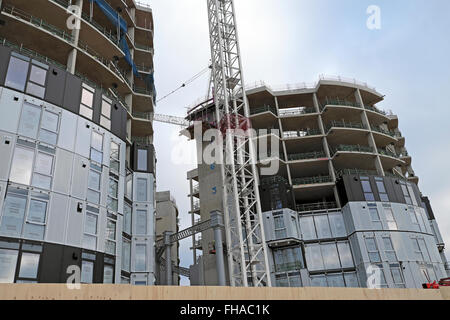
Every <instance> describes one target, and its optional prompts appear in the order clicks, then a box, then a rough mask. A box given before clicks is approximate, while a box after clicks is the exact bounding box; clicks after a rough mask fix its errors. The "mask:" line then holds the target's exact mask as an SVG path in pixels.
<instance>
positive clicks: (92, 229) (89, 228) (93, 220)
mask: <svg viewBox="0 0 450 320" xmlns="http://www.w3.org/2000/svg"><path fill="white" fill-rule="evenodd" d="M97 223H98V217H97V216H96V215H95V214H91V213H86V220H85V221H84V232H86V233H89V234H93V235H96V234H97Z"/></svg>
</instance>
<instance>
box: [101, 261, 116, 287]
mask: <svg viewBox="0 0 450 320" xmlns="http://www.w3.org/2000/svg"><path fill="white" fill-rule="evenodd" d="M103 283H114V267H113V266H111V265H105V266H104V267H103Z"/></svg>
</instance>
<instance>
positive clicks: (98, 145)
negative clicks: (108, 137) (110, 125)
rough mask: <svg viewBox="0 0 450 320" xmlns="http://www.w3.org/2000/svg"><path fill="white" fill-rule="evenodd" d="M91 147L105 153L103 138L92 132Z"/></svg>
mask: <svg viewBox="0 0 450 320" xmlns="http://www.w3.org/2000/svg"><path fill="white" fill-rule="evenodd" d="M91 146H92V148H95V149H96V150H98V151H103V136H102V135H101V134H99V133H97V132H95V131H92V141H91Z"/></svg>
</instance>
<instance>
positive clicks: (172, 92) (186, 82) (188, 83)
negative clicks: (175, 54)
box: [156, 66, 211, 103]
mask: <svg viewBox="0 0 450 320" xmlns="http://www.w3.org/2000/svg"><path fill="white" fill-rule="evenodd" d="M210 68H211V67H210V66H208V67H206V68H204V69H203V70H202V71H200V72H199V73H197V74H196V75H194V76H193V77H192V78H190V79H189V80H187V81H185V82H184V83H182V84H181V85H180V86H179V87H178V88H176V89H175V90H173V91H171V92H170V93H168V94H166V95H165V96H164V97H162V98H161V99H159V100H157V101H156V103H158V102H160V101H162V100H164V99H166V98H168V97H169V96H171V95H173V94H174V93H175V92H177V91H179V90H181V89H183V88H185V87H186V86H187V85H190V84H191V83H192V82H194V81H195V80H197V79H198V78H200V77H201V76H203V75H204V74H205V73H206V72H207V71H208V70H209V69H210Z"/></svg>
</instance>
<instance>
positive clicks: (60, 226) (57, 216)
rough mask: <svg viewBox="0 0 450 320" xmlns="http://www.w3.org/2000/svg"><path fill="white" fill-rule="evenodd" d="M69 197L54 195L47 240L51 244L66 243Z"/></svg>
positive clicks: (49, 214) (49, 215)
mask: <svg viewBox="0 0 450 320" xmlns="http://www.w3.org/2000/svg"><path fill="white" fill-rule="evenodd" d="M69 199H70V198H69V197H68V196H66V195H60V194H57V193H54V194H53V195H52V197H51V205H50V211H49V213H48V222H47V232H46V236H45V239H46V241H49V242H56V243H62V244H63V243H64V238H65V234H66V227H69V228H71V225H67V216H68V211H69Z"/></svg>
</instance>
